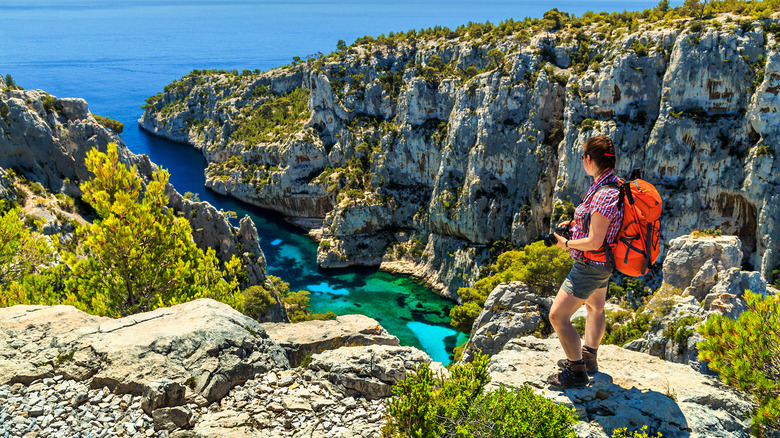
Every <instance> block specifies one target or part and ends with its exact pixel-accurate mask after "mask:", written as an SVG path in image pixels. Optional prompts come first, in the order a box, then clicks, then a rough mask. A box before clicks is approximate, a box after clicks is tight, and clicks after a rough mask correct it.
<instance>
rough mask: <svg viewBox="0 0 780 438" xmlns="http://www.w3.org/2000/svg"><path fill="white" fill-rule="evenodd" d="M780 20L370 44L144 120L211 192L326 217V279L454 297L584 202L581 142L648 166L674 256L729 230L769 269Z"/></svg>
mask: <svg viewBox="0 0 780 438" xmlns="http://www.w3.org/2000/svg"><path fill="white" fill-rule="evenodd" d="M776 21H777V20H772V19H769V20H764V21H755V22H754V21H751V20H742V21H738V22H735V21H733V20H732V18H731V17H727V16H722V17H718V18H717V19H716V20H713V21H711V22H705V23H698V22H687V21H685V20H681V21H677V22H672V24H671V25H668V24H667V25H666V27H664V25H662V24H661V23H639V24H638V25H636V26H633V27H632V28H630V29H628V28H619V27H618V28H615V27H614V26H612V27H610V25H609V24H608V23H602V22H599V21H598V20H596V21H595V22H591V23H588V24H585V25H584V26H581V27H578V28H577V27H573V26H572V27H565V28H563V29H560V30H557V31H552V32H550V31H548V30H543V29H542V28H541V27H540V26H539V25H535V24H533V23H532V24H528V25H527V26H525V27H522V26H520V27H519V28H518V27H516V28H514V29H511V28H509V30H507V29H506V28H504V27H502V26H503V25H502V26H500V27H493V28H490V27H485V28H480V29H482V30H480V31H479V32H477V29H476V28H475V29H472V27H471V26H470V27H469V28H466V29H467V30H466V31H463V30H458V31H457V32H456V31H444V30H441V29H439V31H436V30H435V29H434V30H433V31H430V32H427V33H420V34H416V33H415V34H412V33H406V34H402V36H401V37H398V36H396V37H395V38H393V37H388V38H386V37H384V36H382V37H380V38H377V39H373V38H369V37H366V38H362V39H359V40H358V42H357V43H356V44H354V45H352V46H351V47H349V48H346V49H341V50H339V51H338V52H335V53H333V54H331V55H328V56H327V57H323V58H320V59H314V58H312V59H309V60H308V61H307V62H298V63H294V64H293V65H288V66H284V67H280V68H277V69H273V70H270V71H267V72H259V71H256V72H254V73H253V72H250V71H245V72H243V73H242V74H238V73H237V72H217V71H194V72H193V73H191V74H189V75H187V76H185V77H184V78H182V79H181V80H178V81H176V82H174V83H172V84H170V85H168V86H166V87H165V92H164V93H160V94H158V95H156V96H153V97H151V98H149V99H148V100H147V104H146V105H145V106H144V108H145V112H144V115H143V117H142V118H141V119H140V121H139V122H140V124H141V126H142V127H143V128H144V129H146V130H148V131H150V132H152V133H155V134H157V135H160V136H163V137H165V138H168V139H171V140H174V141H178V142H182V143H187V144H191V145H193V146H195V147H197V148H199V149H201V150H202V151H203V153H204V155H205V156H206V158H207V160H208V161H209V163H210V164H209V166H208V168H207V170H206V174H207V186H208V187H210V188H211V189H213V190H215V191H217V192H220V193H228V194H230V195H231V196H234V197H236V198H239V199H242V200H244V201H247V202H250V203H253V204H256V205H260V206H262V207H266V208H270V209H274V210H276V211H279V212H282V213H283V214H285V215H288V216H294V217H305V218H316V219H321V220H322V225H321V226H320V227H318V229H316V230H313V232H312V235H314V236H315V237H316V238H317V239H319V240H320V246H319V256H318V262H319V263H320V265H322V266H325V267H338V266H346V265H351V264H352V265H354V264H370V265H378V264H381V265H382V266H383V267H384V268H385V269H389V270H395V271H400V272H407V273H413V274H415V275H417V276H419V277H421V278H424V279H425V280H426V281H427V282H429V283H430V284H432V285H434V286H436V287H437V288H439V289H441V290H442V291H443V294H444V295H448V296H450V297H454V296H455V292H456V291H457V289H458V288H459V287H461V286H465V285H470V284H471V283H473V281H474V279H475V278H476V276H477V274H478V270H479V266H480V264H484V262H485V260H486V259H487V258H488V254H489V249H490V247H491V246H494V245H496V244H499V245H502V244H506V243H507V241H509V243H512V244H514V245H521V244H525V243H528V242H529V241H531V240H533V238H534V237H535V236H537V235H538V234H539V233H541V232H547V230H549V227H550V224H551V222H555V221H557V220H558V219H559V217H560V215H561V214H562V213H565V211H566V210H567V206H570V205H571V204H569V202H571V203H573V204H577V203H578V202H579V201H580V197H581V196H582V195H583V194H584V192H585V191H586V189H587V184H588V177H587V175H585V173H584V171H583V169H582V167H581V163H580V160H579V156H580V154H581V149H582V143H583V141H584V140H585V139H586V138H588V137H590V136H593V135H597V134H607V135H609V136H610V137H612V138H613V139H614V140H615V144H616V145H617V146H618V149H619V151H618V155H619V157H618V173H619V174H621V175H624V176H628V175H629V173H630V170H631V169H633V168H637V167H638V168H641V169H642V170H643V176H644V178H645V179H647V180H649V181H650V182H652V183H653V184H655V185H656V186H657V187H658V188H659V191H660V192H661V193H662V196H663V198H664V201H665V210H664V216H663V236H664V239H665V241H666V242H668V240H669V239H671V238H674V237H677V236H680V235H683V234H687V233H689V232H690V231H692V230H694V229H701V228H719V229H721V230H722V231H723V232H724V233H726V234H734V235H737V236H739V238H740V239H741V241H742V243H743V251H744V254H745V257H744V260H743V262H746V263H748V264H752V265H753V266H754V267H755V268H756V269H758V270H760V271H761V272H762V273H763V274H764V275H767V274H768V273H769V272H771V270H772V269H773V268H774V267H775V266H776V265H777V264H778V262H779V261H780V253H778V249H777V248H778V242H779V241H780V228H779V227H778V222H777V218H778V217H779V216H780V189H778V175H780V172H778V171H777V168H778V162H777V160H778V157H780V151H778V144H780V143H778V134H780V130H779V129H778V127H779V126H778V124H779V123H780V118H779V117H780V116H778V109H780V99H778V90H779V89H780V53H779V52H778V48H777V35H776V32H775V31H776V29H777V25H778V24H777V23H776ZM770 30H771V31H770ZM569 208H570V207H569Z"/></svg>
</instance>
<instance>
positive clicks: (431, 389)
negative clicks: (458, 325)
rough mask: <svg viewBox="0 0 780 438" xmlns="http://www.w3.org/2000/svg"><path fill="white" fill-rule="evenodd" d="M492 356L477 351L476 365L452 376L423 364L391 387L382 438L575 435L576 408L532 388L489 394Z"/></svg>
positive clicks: (455, 368) (559, 437)
mask: <svg viewBox="0 0 780 438" xmlns="http://www.w3.org/2000/svg"><path fill="white" fill-rule="evenodd" d="M489 360H490V357H489V356H487V355H483V354H481V353H477V355H476V357H475V358H474V361H473V362H472V363H470V364H467V365H455V366H453V367H452V369H451V372H452V378H450V379H444V378H441V377H437V376H434V375H433V371H432V370H431V369H430V367H429V366H428V364H422V365H421V366H420V367H419V368H418V369H417V371H416V372H414V373H410V375H408V376H407V378H406V380H403V381H401V382H399V383H398V384H396V385H395V386H394V387H393V393H394V394H395V397H393V398H392V399H390V400H389V401H388V402H387V404H386V406H387V411H388V413H389V418H388V421H387V424H386V425H385V427H384V429H383V431H382V433H383V437H385V438H397V437H414V438H429V437H430V438H433V437H441V436H463V437H485V438H487V437H527V438H537V437H538V438H542V437H551V438H552V437H556V438H566V437H572V438H573V437H575V436H576V434H575V432H574V430H573V429H572V427H571V426H572V425H573V424H574V423H575V422H576V421H577V419H576V417H575V415H574V413H573V411H572V410H571V409H570V408H568V407H566V406H563V405H559V404H557V403H555V402H553V401H551V400H548V399H546V398H544V397H542V396H540V395H536V394H534V393H533V390H531V388H530V387H528V386H523V387H522V388H520V389H507V388H506V387H501V388H500V389H498V390H496V391H491V392H485V390H484V389H485V386H486V385H487V384H488V383H489V382H490V375H489V374H488V372H487V365H488V362H489Z"/></svg>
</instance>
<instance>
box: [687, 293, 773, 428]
mask: <svg viewBox="0 0 780 438" xmlns="http://www.w3.org/2000/svg"><path fill="white" fill-rule="evenodd" d="M745 300H746V301H747V307H748V310H746V311H745V312H742V314H741V315H740V316H739V318H738V319H736V320H733V319H729V318H726V317H724V316H722V315H713V316H712V317H710V318H709V319H708V320H707V322H705V323H704V324H703V325H701V326H700V327H699V328H698V330H699V332H700V333H701V334H702V336H704V338H705V340H704V341H702V342H700V343H699V344H698V345H697V348H698V349H699V358H700V359H701V360H706V361H708V362H709V364H710V367H711V368H712V369H713V370H715V371H717V372H719V373H720V377H721V378H722V379H723V381H724V382H725V383H726V384H727V385H730V386H734V387H735V388H737V389H739V390H740V391H742V392H745V393H747V394H748V395H749V396H750V397H751V398H752V399H753V401H754V402H755V403H756V408H755V409H754V411H753V418H752V423H753V427H752V432H753V433H754V434H755V435H756V436H764V435H763V434H764V432H765V428H770V429H774V430H775V431H780V296H769V297H766V298H762V297H761V296H760V295H758V294H754V293H751V292H749V291H746V292H745Z"/></svg>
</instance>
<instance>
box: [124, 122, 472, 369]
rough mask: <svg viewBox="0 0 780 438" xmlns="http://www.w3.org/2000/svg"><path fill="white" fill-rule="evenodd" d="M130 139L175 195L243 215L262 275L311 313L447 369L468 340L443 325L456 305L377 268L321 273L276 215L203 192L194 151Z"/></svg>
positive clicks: (306, 241)
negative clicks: (369, 331) (333, 317)
mask: <svg viewBox="0 0 780 438" xmlns="http://www.w3.org/2000/svg"><path fill="white" fill-rule="evenodd" d="M126 136H127V135H126ZM134 136H137V137H138V138H139V139H143V141H144V142H145V143H146V144H147V146H148V151H147V153H148V154H149V156H150V158H151V159H152V161H154V162H155V163H157V164H158V165H159V166H162V167H164V168H167V169H169V170H170V172H171V179H170V181H171V183H172V184H173V186H174V187H176V189H177V190H178V191H179V192H181V193H184V192H188V191H189V192H193V193H198V196H199V198H200V200H201V201H206V202H209V203H211V204H212V205H214V206H215V207H217V208H219V209H222V210H226V211H234V212H236V214H237V216H238V218H242V217H244V215H247V214H248V215H249V216H250V217H251V218H252V220H253V221H254V222H255V226H256V227H257V231H258V234H259V236H260V246H261V247H262V249H263V252H264V253H265V257H266V260H267V263H268V274H270V275H275V276H277V277H280V278H282V279H283V280H284V281H286V282H288V283H290V289H291V290H300V289H305V290H308V291H310V292H311V305H312V310H313V311H314V312H325V311H327V310H331V311H333V312H335V313H336V314H338V315H346V314H352V313H359V314H363V315H366V316H369V317H371V318H374V319H376V320H377V322H379V324H381V325H382V327H384V328H385V329H387V330H388V331H389V332H390V333H391V334H393V335H395V336H397V337H398V338H399V340H400V342H401V345H406V346H413V347H416V348H419V349H421V350H423V351H425V352H426V353H428V354H429V355H430V356H431V357H432V358H433V360H436V361H438V362H442V363H445V364H447V363H449V362H450V358H449V355H450V354H451V353H452V349H453V348H454V347H455V346H457V345H459V344H461V343H463V342H465V340H466V339H467V335H466V334H464V333H460V332H458V331H456V330H454V329H453V328H452V327H450V326H449V320H450V317H449V312H450V309H451V308H452V307H453V305H454V303H453V302H452V301H449V300H446V299H444V298H441V297H440V296H438V295H437V294H436V293H435V292H434V291H433V290H431V289H430V288H429V287H427V286H426V285H424V284H422V283H420V282H419V281H417V280H415V279H413V278H409V277H404V276H400V275H395V274H390V273H387V272H382V271H379V270H378V269H376V268H364V267H360V268H344V269H321V268H319V267H318V266H317V242H315V241H314V240H312V239H311V238H310V237H309V236H308V235H306V234H305V232H304V231H302V230H301V229H299V228H297V227H295V226H293V225H292V224H289V223H288V222H286V221H285V220H284V219H283V218H282V216H281V215H279V214H276V213H274V212H272V211H268V210H264V209H261V208H258V207H255V206H252V205H249V204H246V203H244V202H242V201H239V200H236V199H234V198H231V197H228V196H223V195H220V194H218V193H214V192H212V191H210V190H207V189H205V187H204V185H205V176H204V175H203V169H204V168H205V166H206V161H205V159H204V158H203V155H202V154H201V153H200V152H199V151H197V150H195V149H194V148H192V147H189V146H187V145H182V144H177V143H173V142H170V141H168V140H165V139H162V138H159V137H155V136H153V135H151V134H148V133H146V132H144V131H140V130H137V131H136V132H135V133H134ZM233 222H234V223H235V224H237V220H234V221H233Z"/></svg>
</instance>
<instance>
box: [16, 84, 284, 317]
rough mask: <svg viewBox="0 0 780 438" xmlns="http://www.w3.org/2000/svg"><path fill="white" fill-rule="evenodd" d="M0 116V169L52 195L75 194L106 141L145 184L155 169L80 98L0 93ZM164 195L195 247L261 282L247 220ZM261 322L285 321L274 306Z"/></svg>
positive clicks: (258, 253) (261, 263)
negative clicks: (92, 155) (236, 222)
mask: <svg viewBox="0 0 780 438" xmlns="http://www.w3.org/2000/svg"><path fill="white" fill-rule="evenodd" d="M0 89H3V87H2V84H0ZM0 116H1V117H0V133H1V134H2V135H0V171H2V169H3V168H5V169H12V168H13V169H15V170H16V172H17V173H18V174H20V175H24V176H25V177H26V178H28V179H29V180H31V181H35V182H39V183H41V184H42V185H43V186H44V187H46V188H48V189H50V190H51V191H52V192H55V193H64V194H67V195H71V196H74V197H78V196H80V195H81V191H80V189H79V184H80V183H81V182H83V181H86V180H88V179H89V178H91V177H92V175H91V173H90V172H89V170H88V169H87V167H86V165H85V158H86V155H87V152H89V151H90V150H92V149H94V148H97V149H99V150H101V151H106V146H107V144H108V143H109V142H114V143H117V145H118V152H119V159H120V161H122V162H123V163H125V164H127V165H131V166H134V167H135V168H136V169H137V170H138V172H139V174H140V175H141V177H142V178H144V179H145V180H147V181H148V180H149V179H150V178H151V176H152V173H153V172H154V171H155V170H157V166H156V165H155V164H154V163H152V162H151V161H150V160H149V157H148V156H147V155H136V154H133V153H132V152H130V150H129V149H128V148H127V146H125V144H124V142H123V140H122V138H121V137H120V136H119V135H118V134H116V133H114V132H112V131H111V130H109V129H107V128H105V127H103V126H102V125H101V124H99V123H98V122H97V120H95V118H94V117H93V115H92V114H91V113H90V112H89V109H88V106H87V102H86V101H84V100H83V99H76V98H66V99H58V98H56V97H54V96H51V95H49V94H48V93H46V92H44V91H41V90H35V91H33V90H21V89H15V90H4V91H3V92H1V93H0ZM4 174H5V172H0V177H2V175H4ZM2 179H3V181H5V178H2ZM3 184H5V183H3ZM166 191H167V194H168V197H169V202H170V205H171V206H172V207H173V208H174V209H175V210H176V211H178V212H181V214H183V215H184V216H185V217H186V218H187V219H189V221H190V223H191V225H192V230H193V239H194V241H195V242H196V243H197V244H198V246H199V247H200V248H201V249H204V250H205V249H206V248H213V249H214V250H215V251H216V253H217V256H218V257H219V258H220V259H221V260H223V261H227V260H229V259H230V258H231V257H232V256H233V255H236V256H237V257H239V258H241V259H242V261H243V264H244V266H245V268H246V273H247V280H248V284H260V285H265V284H266V281H267V278H266V271H265V268H266V265H265V257H264V255H263V251H262V249H260V245H259V242H258V238H257V230H256V229H255V226H254V223H253V222H252V220H251V219H249V218H248V217H246V218H244V219H243V220H242V221H241V224H240V225H241V226H240V228H236V227H234V226H232V225H231V224H230V222H229V220H228V219H227V217H225V215H224V214H223V213H222V212H220V211H218V210H217V209H216V208H215V207H214V206H212V205H211V204H209V203H207V202H192V201H190V200H188V199H185V198H184V197H183V196H181V195H180V194H179V193H178V192H177V191H176V190H175V189H174V188H173V186H172V185H170V184H169V185H168V187H167V189H166ZM5 192H7V193H5ZM12 195H13V190H5V189H3V188H2V187H0V197H3V198H5V197H10V196H12ZM277 302H280V300H277ZM264 319H268V320H270V321H288V318H287V316H286V313H285V312H284V310H283V309H282V307H281V305H280V304H278V305H277V306H275V307H274V309H272V310H271V311H270V313H269V314H268V315H267V318H264Z"/></svg>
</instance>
